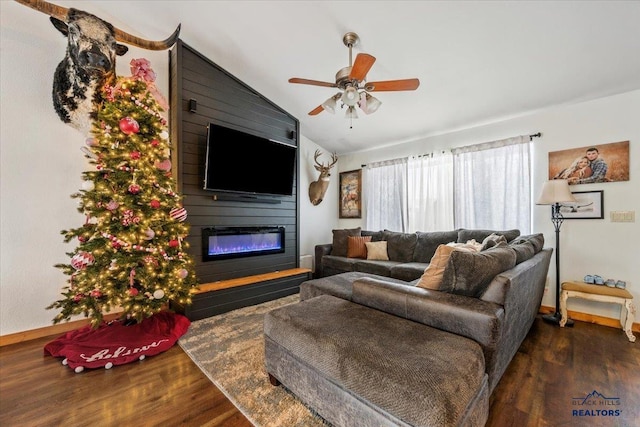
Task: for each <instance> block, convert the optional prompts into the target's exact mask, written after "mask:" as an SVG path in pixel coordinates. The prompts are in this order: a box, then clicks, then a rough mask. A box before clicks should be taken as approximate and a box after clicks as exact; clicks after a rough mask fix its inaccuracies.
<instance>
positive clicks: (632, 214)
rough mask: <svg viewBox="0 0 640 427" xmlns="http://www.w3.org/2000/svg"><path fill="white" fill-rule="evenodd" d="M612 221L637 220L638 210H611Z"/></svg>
mask: <svg viewBox="0 0 640 427" xmlns="http://www.w3.org/2000/svg"><path fill="white" fill-rule="evenodd" d="M610 215H611V222H636V211H611V213H610Z"/></svg>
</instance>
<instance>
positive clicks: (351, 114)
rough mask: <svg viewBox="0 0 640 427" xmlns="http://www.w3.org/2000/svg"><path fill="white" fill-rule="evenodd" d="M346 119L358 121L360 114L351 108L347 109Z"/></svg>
mask: <svg viewBox="0 0 640 427" xmlns="http://www.w3.org/2000/svg"><path fill="white" fill-rule="evenodd" d="M344 118H345V119H357V118H358V112H357V111H356V108H355V107H353V106H351V107H349V108H347V112H346V114H345V115H344Z"/></svg>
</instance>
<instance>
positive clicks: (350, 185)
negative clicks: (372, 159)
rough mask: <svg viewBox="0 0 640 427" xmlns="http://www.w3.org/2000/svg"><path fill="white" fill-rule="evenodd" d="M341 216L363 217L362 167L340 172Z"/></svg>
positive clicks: (339, 202)
mask: <svg viewBox="0 0 640 427" xmlns="http://www.w3.org/2000/svg"><path fill="white" fill-rule="evenodd" d="M339 197H340V200H339V201H338V204H339V209H340V213H339V217H340V218H362V169H357V170H353V171H348V172H340V189H339Z"/></svg>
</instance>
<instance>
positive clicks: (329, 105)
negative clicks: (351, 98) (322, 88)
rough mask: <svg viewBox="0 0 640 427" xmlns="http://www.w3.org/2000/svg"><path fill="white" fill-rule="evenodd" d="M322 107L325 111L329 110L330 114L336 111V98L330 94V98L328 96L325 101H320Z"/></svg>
mask: <svg viewBox="0 0 640 427" xmlns="http://www.w3.org/2000/svg"><path fill="white" fill-rule="evenodd" d="M322 108H324V111H326V112H329V113H331V114H335V113H336V98H335V97H334V96H332V97H331V98H329V99H327V100H326V101H324V102H323V103H322Z"/></svg>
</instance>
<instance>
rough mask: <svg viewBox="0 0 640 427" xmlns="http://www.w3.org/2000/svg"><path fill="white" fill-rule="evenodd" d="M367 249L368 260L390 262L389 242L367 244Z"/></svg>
mask: <svg viewBox="0 0 640 427" xmlns="http://www.w3.org/2000/svg"><path fill="white" fill-rule="evenodd" d="M365 246H366V247H367V259H370V260H378V261H389V255H388V254H387V242H386V241H381V242H365Z"/></svg>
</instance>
